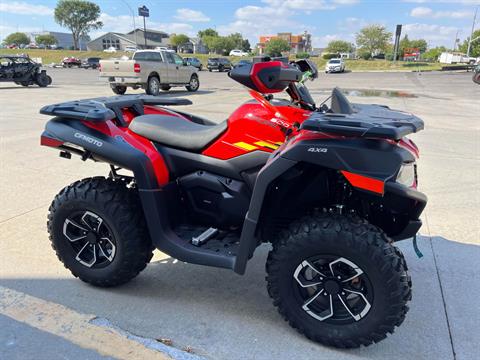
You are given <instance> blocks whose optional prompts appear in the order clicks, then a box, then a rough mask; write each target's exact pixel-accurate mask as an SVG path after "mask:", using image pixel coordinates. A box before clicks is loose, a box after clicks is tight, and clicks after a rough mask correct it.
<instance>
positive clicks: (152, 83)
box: [145, 76, 160, 96]
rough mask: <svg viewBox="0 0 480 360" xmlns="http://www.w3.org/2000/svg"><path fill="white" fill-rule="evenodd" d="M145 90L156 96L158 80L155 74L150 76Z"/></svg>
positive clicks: (158, 87) (158, 85)
mask: <svg viewBox="0 0 480 360" xmlns="http://www.w3.org/2000/svg"><path fill="white" fill-rule="evenodd" d="M145 92H146V93H147V94H148V95H153V96H157V95H158V93H159V92H160V80H159V79H158V77H156V76H150V78H149V79H148V82H147V88H146V89H145Z"/></svg>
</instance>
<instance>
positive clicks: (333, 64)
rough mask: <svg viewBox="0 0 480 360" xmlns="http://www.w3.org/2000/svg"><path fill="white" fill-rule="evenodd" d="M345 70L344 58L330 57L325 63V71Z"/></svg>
mask: <svg viewBox="0 0 480 360" xmlns="http://www.w3.org/2000/svg"><path fill="white" fill-rule="evenodd" d="M344 71H345V61H344V60H343V59H330V60H328V62H327V64H326V65H325V72H326V73H327V74H328V73H333V72H344Z"/></svg>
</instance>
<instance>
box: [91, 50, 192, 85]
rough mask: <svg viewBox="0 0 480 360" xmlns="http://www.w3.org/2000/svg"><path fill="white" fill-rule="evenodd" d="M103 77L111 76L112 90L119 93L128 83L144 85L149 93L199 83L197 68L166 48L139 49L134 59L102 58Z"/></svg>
mask: <svg viewBox="0 0 480 360" xmlns="http://www.w3.org/2000/svg"><path fill="white" fill-rule="evenodd" d="M100 78H108V82H109V83H110V87H111V88H112V90H113V92H114V93H115V94H119V95H123V94H125V92H126V91H127V87H132V88H133V89H139V88H142V89H145V92H146V93H147V94H149V95H158V93H159V92H160V90H165V91H168V90H170V88H171V87H172V86H185V87H186V88H187V90H188V91H197V90H198V88H199V87H200V81H199V79H198V74H197V69H196V68H195V67H193V66H189V65H187V63H186V62H185V61H184V60H183V59H182V58H181V57H180V56H178V55H177V54H175V53H171V52H168V51H164V50H139V51H136V52H135V54H133V57H132V60H116V59H112V60H101V61H100Z"/></svg>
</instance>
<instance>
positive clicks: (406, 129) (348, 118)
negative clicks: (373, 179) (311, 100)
mask: <svg viewBox="0 0 480 360" xmlns="http://www.w3.org/2000/svg"><path fill="white" fill-rule="evenodd" d="M350 105H351V109H352V111H351V113H321V112H315V113H313V114H312V115H311V116H310V117H309V118H308V119H307V120H305V121H304V122H303V124H302V126H301V129H304V130H311V131H320V132H325V133H330V134H336V135H344V136H356V137H363V138H384V139H391V140H400V139H401V138H403V137H404V136H406V135H409V134H411V133H416V132H417V131H420V130H423V128H424V123H423V120H421V119H420V118H418V117H416V116H415V115H412V114H409V113H405V112H402V111H396V110H391V109H390V108H388V107H387V106H382V105H363V104H350Z"/></svg>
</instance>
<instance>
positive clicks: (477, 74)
mask: <svg viewBox="0 0 480 360" xmlns="http://www.w3.org/2000/svg"><path fill="white" fill-rule="evenodd" d="M472 80H473V82H474V83H476V84H479V85H480V64H478V65H476V66H475V69H474V70H473V76H472Z"/></svg>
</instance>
